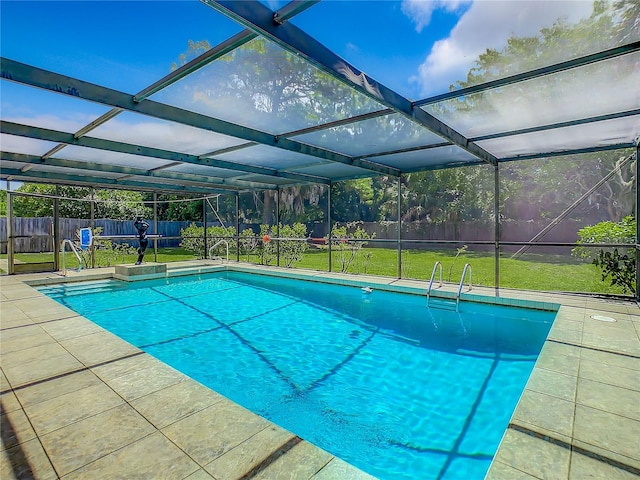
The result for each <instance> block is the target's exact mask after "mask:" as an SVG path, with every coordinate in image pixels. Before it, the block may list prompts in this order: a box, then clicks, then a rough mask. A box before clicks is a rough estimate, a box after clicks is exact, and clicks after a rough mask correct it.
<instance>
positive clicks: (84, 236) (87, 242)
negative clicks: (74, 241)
mask: <svg viewBox="0 0 640 480" xmlns="http://www.w3.org/2000/svg"><path fill="white" fill-rule="evenodd" d="M92 241H93V234H92V233H91V229H90V228H88V227H87V228H81V229H80V246H81V247H82V249H83V250H84V249H85V248H87V247H90V246H91V242H92Z"/></svg>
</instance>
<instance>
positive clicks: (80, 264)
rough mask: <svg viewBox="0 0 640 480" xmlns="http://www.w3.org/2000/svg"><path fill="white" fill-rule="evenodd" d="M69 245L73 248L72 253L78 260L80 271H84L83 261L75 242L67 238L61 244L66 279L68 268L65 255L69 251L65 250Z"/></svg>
mask: <svg viewBox="0 0 640 480" xmlns="http://www.w3.org/2000/svg"><path fill="white" fill-rule="evenodd" d="M67 244H68V245H69V246H70V247H71V251H72V252H73V254H74V255H75V256H76V258H77V259H78V271H80V270H82V259H81V258H80V254H79V253H78V249H77V248H76V246H75V245H74V244H73V242H72V241H71V240H69V239H68V238H65V239H64V240H62V243H61V244H60V251H61V252H62V274H63V275H64V276H65V277H66V276H67V268H66V267H65V261H64V257H65V255H64V254H65V252H66V251H67V249H66V248H65V246H66V245H67Z"/></svg>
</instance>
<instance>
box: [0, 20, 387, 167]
mask: <svg viewBox="0 0 640 480" xmlns="http://www.w3.org/2000/svg"><path fill="white" fill-rule="evenodd" d="M286 25H289V24H288V23H287V24H286ZM0 64H1V66H2V71H1V72H0V76H1V77H2V78H3V79H6V80H12V81H14V82H18V83H22V84H25V85H30V86H33V87H38V88H42V89H45V90H50V91H53V92H57V93H61V94H63V95H69V96H73V97H76V98H80V99H83V100H90V101H92V102H97V103H101V104H103V105H110V106H112V107H117V108H121V109H123V110H129V111H132V112H136V113H140V114H143V115H148V116H150V117H155V118H160V119H163V120H169V121H173V122H177V123H181V124H183V125H189V126H192V127H196V128H201V129H204V130H210V131H213V132H217V133H222V134H225V135H229V136H232V137H236V138H241V139H244V140H247V141H250V142H257V143H261V144H264V145H267V146H271V147H276V148H281V149H283V150H289V151H293V152H297V153H302V154H305V155H310V156H313V157H318V158H322V159H324V160H329V161H333V162H338V163H344V164H347V165H353V166H356V167H360V168H364V169H367V170H371V171H373V172H376V173H378V174H383V175H393V176H399V175H400V170H398V169H395V168H391V167H387V166H385V165H378V164H376V163H373V162H367V161H362V160H356V161H354V159H353V158H352V157H349V156H347V155H343V154H341V153H337V152H333V151H330V150H325V149H323V148H319V147H315V146H312V145H307V144H305V143H301V142H297V141H295V140H290V139H288V138H283V137H277V136H274V135H271V134H268V133H265V132H262V131H260V130H255V129H253V128H249V127H244V126H241V125H237V124H235V123H231V122H227V121H224V120H220V119H217V118H213V117H208V116H206V115H202V114H200V113H196V112H191V111H189V110H184V109H182V108H178V107H173V106H171V105H166V104H164V103H158V102H154V101H152V100H148V99H147V100H142V101H140V102H135V101H134V99H133V97H132V96H131V95H129V94H126V93H123V92H120V91H117V90H113V89H111V88H106V87H102V86H100V85H96V84H93V83H89V82H85V81H82V80H78V79H76V78H73V77H68V76H66V75H60V74H58V73H55V72H50V71H48V70H44V69H41V68H37V67H33V66H30V65H26V64H24V63H20V62H16V61H15V60H11V59H8V58H5V57H0Z"/></svg>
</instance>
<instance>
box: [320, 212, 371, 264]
mask: <svg viewBox="0 0 640 480" xmlns="http://www.w3.org/2000/svg"><path fill="white" fill-rule="evenodd" d="M375 236H376V234H375V233H374V234H373V235H369V234H368V233H367V232H366V231H365V230H364V229H363V228H361V227H360V225H358V224H357V222H352V223H347V224H346V225H343V226H342V227H338V226H337V225H334V226H333V228H332V229H331V244H332V246H333V247H332V248H333V249H334V250H336V251H337V252H338V259H339V260H340V271H341V272H343V273H344V272H346V271H347V269H348V268H349V266H350V265H351V264H352V263H354V260H355V264H354V269H355V270H356V271H355V273H359V271H360V268H359V262H358V258H359V256H360V255H359V254H360V250H361V249H362V248H363V247H364V246H365V245H366V244H367V243H368V242H367V240H371V239H372V238H375ZM369 260H370V258H366V259H365V261H366V264H365V268H366V266H367V265H368V263H369Z"/></svg>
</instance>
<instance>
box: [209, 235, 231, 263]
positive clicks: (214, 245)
mask: <svg viewBox="0 0 640 480" xmlns="http://www.w3.org/2000/svg"><path fill="white" fill-rule="evenodd" d="M221 243H224V245H225V247H227V263H229V242H227V241H226V240H225V239H224V238H223V239H222V240H218V241H217V242H216V243H215V244H213V245H212V246H211V248H210V249H209V258H211V259H212V260H213V258H212V252H213V249H214V248H216V247H217V246H218V245H220V244H221ZM218 258H220V257H218ZM220 260H222V259H221V258H220Z"/></svg>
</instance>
